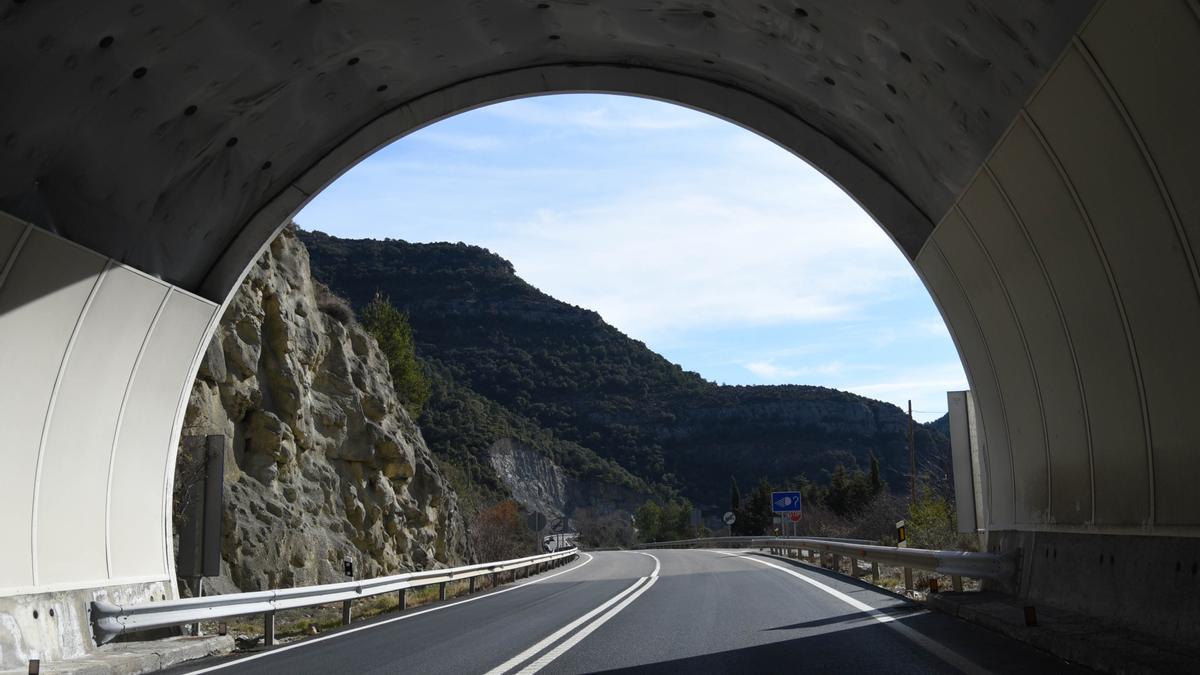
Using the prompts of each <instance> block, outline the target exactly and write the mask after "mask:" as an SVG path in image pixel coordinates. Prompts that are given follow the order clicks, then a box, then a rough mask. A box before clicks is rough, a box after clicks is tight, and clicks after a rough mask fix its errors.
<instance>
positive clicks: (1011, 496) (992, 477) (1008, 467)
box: [922, 237, 1017, 527]
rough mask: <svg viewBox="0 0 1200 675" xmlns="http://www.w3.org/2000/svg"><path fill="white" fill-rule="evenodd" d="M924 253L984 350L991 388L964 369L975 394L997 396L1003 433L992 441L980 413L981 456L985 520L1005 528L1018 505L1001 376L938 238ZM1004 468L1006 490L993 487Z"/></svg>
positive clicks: (989, 427)
mask: <svg viewBox="0 0 1200 675" xmlns="http://www.w3.org/2000/svg"><path fill="white" fill-rule="evenodd" d="M930 239H931V240H933V239H934V238H933V237H930ZM926 255H929V256H934V257H936V258H937V260H938V261H939V263H940V264H941V266H942V268H943V269H945V271H946V274H948V275H949V277H950V280H951V281H952V282H953V283H954V289H953V290H955V291H956V292H957V294H958V295H959V296H960V297H961V298H962V299H963V304H964V306H965V307H966V309H967V314H968V316H967V317H964V318H967V319H969V320H970V321H971V328H972V329H973V331H970V332H973V333H974V334H975V335H977V336H978V338H979V339H978V343H979V345H978V346H979V347H980V348H981V349H982V351H983V355H984V360H985V362H986V363H985V365H986V366H987V373H986V377H985V378H984V379H985V380H986V382H987V383H989V384H990V387H986V386H984V387H980V386H977V385H978V383H979V382H980V379H979V375H978V374H977V373H975V369H974V368H971V367H969V366H968V367H966V368H965V370H966V371H967V377H968V378H969V379H970V380H971V387H972V390H973V391H975V392H977V394H979V395H980V396H981V398H982V397H990V395H991V394H993V393H994V395H995V396H996V405H997V407H998V408H999V410H1000V420H999V422H1000V425H999V426H1000V427H1001V431H1002V432H1003V434H1004V438H1003V442H993V436H994V434H995V433H996V432H997V429H994V428H993V426H994V425H993V424H988V420H987V418H986V416H983V418H982V422H983V436H984V438H985V439H986V441H985V446H986V447H987V449H988V452H987V453H985V455H984V456H985V460H986V461H985V467H986V470H987V478H986V483H987V488H988V500H987V501H988V508H987V520H986V522H987V523H988V524H989V525H992V526H995V527H1004V526H1010V527H1011V526H1012V524H1014V523H1015V521H1016V516H1017V508H1016V504H1017V502H1016V499H1017V497H1016V490H1015V481H1016V471H1015V468H1014V465H1013V456H1012V448H1011V436H1010V433H1009V429H1008V417H1007V411H1006V410H1005V408H1004V404H1003V400H1004V394H1003V391H1002V389H1001V387H1000V379H999V377H998V376H997V374H996V365H995V361H994V359H993V358H992V354H991V351H990V348H989V346H988V343H987V338H986V336H985V335H984V331H983V326H982V324H980V322H979V317H978V316H976V314H975V308H974V307H973V306H972V305H971V302H970V300H969V298H970V296H969V295H968V294H967V292H966V289H965V288H964V287H963V284H962V281H961V280H960V279H959V278H958V275H957V274H956V273H955V271H954V268H953V267H952V266H951V265H950V261H949V260H948V259H947V257H946V255H945V254H944V253H943V252H942V249H941V246H940V245H939V244H938V243H937V241H935V240H933V241H931V242H930V244H929V245H928V246H927V247H926V248H925V251H923V253H922V257H924V256H926ZM933 287H934V285H932V284H931V285H930V288H933ZM947 316H949V315H947ZM947 323H948V324H953V323H954V322H953V321H947ZM960 328H961V326H960ZM967 332H968V331H964V334H966V333H967ZM963 363H964V364H966V363H968V360H967V359H963ZM989 389H994V392H992V391H988V390H989ZM992 421H993V422H995V421H996V420H992ZM989 429H990V432H989ZM997 448H998V449H999V452H1003V453H1004V454H1005V455H1006V461H1005V462H1003V464H1005V466H1004V467H1002V468H999V467H997V466H996V463H997V462H996V459H997V458H996V456H995V455H996V453H997ZM1004 471H1007V479H1008V480H1007V482H1006V485H1007V490H999V489H997V487H996V481H998V480H1003V479H1004V474H1003V472H1004ZM1001 492H1006V493H1007V498H1008V500H1009V501H1010V503H1009V504H1007V505H1006V507H1005V508H1006V510H1007V512H1008V513H1009V514H1010V515H1009V518H1008V522H1003V521H997V520H995V519H996V517H997V513H998V511H999V509H997V507H996V500H997V499H999V498H1003V497H1002V496H1001V495H1000V493H1001Z"/></svg>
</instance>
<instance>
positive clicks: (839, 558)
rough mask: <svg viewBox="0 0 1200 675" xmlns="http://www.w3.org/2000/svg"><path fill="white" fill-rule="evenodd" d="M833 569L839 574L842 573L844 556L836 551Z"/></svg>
mask: <svg viewBox="0 0 1200 675" xmlns="http://www.w3.org/2000/svg"><path fill="white" fill-rule="evenodd" d="M833 571H834V572H837V573H838V574H841V573H842V556H840V555H838V554H836V553H834V554H833Z"/></svg>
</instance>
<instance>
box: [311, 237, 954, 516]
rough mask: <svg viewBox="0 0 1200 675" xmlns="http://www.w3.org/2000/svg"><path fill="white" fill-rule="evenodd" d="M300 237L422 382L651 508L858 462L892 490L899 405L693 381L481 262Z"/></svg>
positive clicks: (460, 252) (897, 475) (928, 446)
mask: <svg viewBox="0 0 1200 675" xmlns="http://www.w3.org/2000/svg"><path fill="white" fill-rule="evenodd" d="M297 234H298V236H299V238H300V239H301V240H302V241H303V242H304V243H305V245H306V246H307V248H308V249H309V252H310V257H311V260H312V270H313V274H314V276H315V277H316V278H318V279H319V280H321V281H322V282H324V283H326V284H327V285H329V286H330V287H331V288H333V289H334V290H335V291H336V292H337V293H339V294H340V295H343V296H345V297H347V298H348V299H349V300H350V302H351V303H352V304H353V305H354V306H355V307H362V306H363V305H364V304H366V303H367V302H369V301H370V299H371V298H372V297H374V295H375V294H376V293H377V292H378V293H382V294H384V295H386V296H388V297H389V298H390V301H391V302H392V303H393V304H394V305H396V306H397V307H398V308H399V309H401V310H403V311H405V312H406V313H407V314H408V315H409V320H410V323H411V324H412V327H413V332H414V338H415V340H416V343H417V351H418V354H419V355H420V356H421V358H422V359H424V360H426V361H427V362H429V363H430V366H431V370H433V371H436V372H438V373H440V376H442V377H447V378H449V379H451V380H452V381H454V382H457V383H459V384H461V385H462V386H466V387H467V388H469V389H470V390H471V391H473V392H475V393H476V394H477V395H479V396H481V397H483V398H485V399H486V400H489V401H491V402H493V403H494V404H496V405H497V406H499V408H501V409H503V410H504V411H507V412H508V413H510V414H512V415H516V416H517V417H520V418H522V419H524V420H527V421H529V422H531V423H532V424H533V425H534V426H536V427H538V428H540V429H542V430H544V431H546V432H547V433H549V434H550V435H551V436H552V437H554V438H556V439H558V440H559V441H560V442H563V443H570V444H574V445H577V446H579V447H580V448H584V449H586V450H587V451H589V453H590V454H593V455H595V456H596V457H598V458H599V459H601V460H604V461H607V462H612V463H615V464H616V465H618V466H619V467H620V468H621V469H622V470H624V471H625V472H627V473H629V474H631V475H633V476H635V477H637V478H638V479H639V480H641V481H643V482H644V483H646V484H647V485H650V486H653V487H654V489H655V491H656V492H657V493H659V494H660V495H664V496H665V495H670V494H675V493H680V494H683V495H685V496H687V497H689V498H691V499H692V500H693V501H694V502H695V503H697V505H700V506H702V507H703V508H705V509H708V510H711V509H713V508H721V504H722V502H723V501H724V499H725V497H726V496H727V492H728V485H729V478H730V476H731V475H732V476H734V477H735V478H736V479H737V480H739V481H743V482H744V483H746V484H749V483H751V482H752V481H756V480H757V479H758V478H759V477H763V476H769V477H771V478H772V479H773V480H777V481H783V480H786V479H791V478H794V477H795V476H797V475H800V474H804V475H806V476H807V477H808V478H809V479H816V480H820V479H822V478H823V477H824V475H825V473H826V472H830V471H832V469H833V468H834V466H835V465H836V464H838V463H841V464H844V465H847V466H848V467H851V468H854V467H865V466H866V464H867V459H868V458H869V456H870V455H871V454H875V455H877V456H879V457H880V459H881V462H882V464H883V466H884V476H885V478H886V480H887V481H888V482H889V483H890V484H892V485H893V487H894V488H899V487H900V486H901V485H902V483H903V481H904V480H905V475H906V474H905V472H906V471H907V437H906V433H907V424H908V422H907V417H906V416H905V415H904V414H903V412H902V411H901V410H900V409H899V408H897V407H896V406H893V405H891V404H888V403H884V402H881V401H875V400H872V399H868V398H866V397H862V396H858V395H856V394H851V393H848V392H842V391H838V390H835V389H829V388H825V387H816V386H811V385H798V384H790V385H721V384H717V383H715V382H711V381H708V380H705V379H704V378H703V377H701V376H700V375H699V374H698V373H695V372H692V371H687V370H684V369H683V368H682V367H681V366H679V365H678V364H674V363H671V362H670V361H668V360H667V359H665V358H664V357H662V356H661V355H659V354H657V353H655V352H653V351H652V350H650V349H649V347H647V346H646V345H645V344H644V343H642V342H641V341H638V340H636V339H633V338H630V337H629V336H627V335H625V334H624V333H622V332H621V331H620V330H619V329H617V328H616V327H614V326H611V325H609V324H607V323H606V322H604V320H603V318H602V317H601V316H600V315H599V314H598V313H596V312H594V311H592V310H588V309H585V308H581V307H577V306H574V305H570V304H568V303H564V302H562V301H559V300H556V299H554V298H553V297H551V296H549V295H548V294H546V293H543V292H542V291H540V290H538V289H537V288H535V287H533V286H532V285H531V284H529V283H528V282H526V281H524V280H523V279H521V278H520V277H519V276H517V274H516V270H515V268H514V267H513V265H512V264H511V263H510V262H508V261H507V260H505V259H503V258H502V257H500V256H499V255H497V254H495V253H493V252H491V251H488V250H487V249H485V248H482V247H478V246H472V245H467V244H463V243H458V244H451V243H435V244H412V243H408V242H404V241H402V240H396V239H386V240H371V239H357V240H351V239H340V238H337V237H332V236H330V235H327V234H325V233H322V232H319V231H305V230H300V231H298V233H297ZM435 417H436V414H435ZM446 422H448V420H447V421H446ZM426 423H427V420H424V419H423V420H422V426H423V428H425V426H426ZM434 426H435V427H439V428H435V429H431V430H426V435H427V437H429V439H430V446H431V449H433V450H434V451H435V453H440V454H445V453H446V452H448V451H450V450H453V446H454V443H455V440H454V435H455V432H454V431H453V429H448V428H447V429H444V431H446V434H444V435H443V434H440V433H439V432H440V431H442V429H441V428H440V425H439V424H435V425H434ZM916 436H917V446H918V452H919V453H920V454H921V455H922V457H923V459H924V460H932V462H933V463H934V464H944V463H946V462H947V461H948V454H949V453H948V442H946V439H945V436H944V435H943V434H941V433H940V432H938V431H936V430H934V429H932V428H930V427H927V426H925V425H918V427H917V431H916ZM434 438H438V439H439V440H438V441H434V440H433V439H434ZM439 448H440V450H439ZM476 461H478V462H479V463H480V464H482V459H479V460H476ZM923 463H925V462H923Z"/></svg>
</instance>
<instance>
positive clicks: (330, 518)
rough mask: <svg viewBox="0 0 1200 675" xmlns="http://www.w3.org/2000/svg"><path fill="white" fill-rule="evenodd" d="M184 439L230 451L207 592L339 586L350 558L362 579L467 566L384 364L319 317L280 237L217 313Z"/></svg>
mask: <svg viewBox="0 0 1200 675" xmlns="http://www.w3.org/2000/svg"><path fill="white" fill-rule="evenodd" d="M183 433H184V435H185V436H203V435H207V434H223V435H224V436H226V438H227V439H228V442H227V444H226V448H227V450H226V459H225V467H226V472H225V484H226V487H225V518H224V530H223V539H222V560H223V564H222V578H221V579H218V580H214V581H213V584H211V587H212V588H214V589H217V590H221V589H224V590H234V587H236V588H238V589H241V590H244V591H251V590H259V589H267V588H279V587H287V586H293V585H308V584H316V583H329V582H334V581H341V580H344V577H343V576H342V567H341V560H342V558H343V557H344V556H346V555H351V556H354V558H355V559H356V561H357V563H356V573H357V575H358V576H366V577H372V576H379V575H384V574H393V573H398V572H401V571H406V570H411V569H420V568H425V567H431V566H444V565H454V564H462V563H465V562H468V561H469V560H470V558H471V551H470V545H469V543H468V538H467V536H466V530H465V528H464V524H463V518H462V515H461V514H460V512H459V508H458V501H457V498H456V496H455V494H454V493H453V491H452V488H451V487H450V485H449V483H448V481H447V480H446V479H445V478H444V477H443V476H442V474H441V472H440V470H439V468H438V466H437V463H436V462H435V461H434V459H433V456H432V454H431V453H430V451H429V449H428V448H427V447H426V445H425V441H424V440H423V439H422V437H421V433H420V430H419V429H418V428H417V426H416V425H415V424H414V423H413V421H412V419H410V417H409V415H408V413H407V412H406V411H405V410H404V408H403V406H402V405H401V404H400V403H399V401H398V400H397V399H396V397H395V395H394V393H393V391H392V383H391V378H390V375H389V374H388V368H387V360H386V357H384V355H383V354H382V352H380V350H379V348H378V346H377V345H376V343H375V340H374V339H373V338H371V337H370V336H369V335H368V334H367V333H366V332H365V331H364V330H363V329H362V328H361V327H360V326H358V325H357V324H355V323H354V322H353V321H350V322H348V323H342V322H341V321H339V320H338V319H336V318H334V317H333V316H330V315H328V314H326V313H325V312H323V311H321V309H320V306H319V302H318V292H317V288H316V287H315V285H314V282H313V281H312V278H311V276H310V273H309V263H308V254H307V252H306V251H305V249H304V246H303V245H302V244H301V243H300V242H299V241H298V240H297V239H296V237H295V236H294V234H293V233H292V232H291V231H290V230H288V231H285V232H284V233H283V234H281V235H280V236H279V238H278V239H276V241H275V242H274V243H273V244H272V245H271V249H270V251H268V252H267V253H266V254H264V255H263V257H262V259H260V260H259V261H258V263H257V264H256V265H255V266H254V268H253V269H252V270H251V272H250V274H249V275H248V277H247V278H246V280H245V282H244V283H243V284H242V288H241V289H240V290H239V291H238V293H237V295H236V297H235V298H234V300H233V301H232V302H231V303H230V305H229V307H228V308H227V309H226V311H225V314H224V316H223V317H222V319H221V324H220V327H219V328H218V329H217V331H216V334H215V335H214V337H213V340H212V344H211V345H210V346H209V348H208V350H207V351H206V353H205V356H204V359H203V362H202V364H201V366H200V370H199V374H198V376H197V379H196V382H195V384H194V386H193V388H192V392H191V398H190V399H189V402H188V411H187V417H186V419H185V421H184V429H183ZM185 446H186V444H185ZM181 453H185V449H184V448H183V447H181ZM187 460H188V457H186V456H183V455H182V454H181V461H180V462H179V465H180V468H179V469H177V477H176V484H177V485H176V486H177V490H181V489H183V488H184V487H185V486H186V483H187V481H188V476H187V475H186V473H185V471H184V467H185V466H186V464H187ZM178 517H179V516H178V515H177V521H178ZM177 524H178V522H177ZM176 531H177V532H178V531H179V528H178V527H177V528H176Z"/></svg>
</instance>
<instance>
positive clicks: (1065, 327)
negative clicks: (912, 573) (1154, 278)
mask: <svg viewBox="0 0 1200 675" xmlns="http://www.w3.org/2000/svg"><path fill="white" fill-rule="evenodd" d="M1004 140H1005V141H1007V140H1008V135H1007V134H1006V135H1005V139H1004ZM991 159H992V158H991V156H989V157H988V162H989V163H985V164H984V172H985V173H986V175H987V177H988V180H990V181H991V183H992V185H994V186H995V187H996V191H997V192H998V193H999V195H1000V198H1001V199H1002V200H1003V201H1004V205H1005V207H1006V208H1007V209H1008V212H1009V214H1010V215H1011V216H1012V218H1013V221H1014V222H1016V224H1017V228H1018V229H1019V230H1020V231H1021V235H1022V236H1023V237H1024V239H1025V243H1026V245H1027V246H1028V247H1029V251H1030V254H1031V255H1032V256H1033V258H1034V260H1035V261H1037V265H1038V269H1039V270H1040V271H1041V275H1042V281H1043V283H1045V285H1046V289H1047V291H1048V293H1049V295H1050V300H1051V302H1052V303H1053V304H1054V309H1055V311H1056V312H1057V314H1058V323H1059V327H1060V328H1061V329H1062V331H1063V335H1064V337H1065V340H1066V346H1067V352H1068V353H1069V354H1070V355H1071V369H1072V371H1073V372H1074V374H1075V382H1076V386H1077V388H1078V391H1079V400H1080V404H1081V406H1082V411H1081V417H1082V418H1083V426H1084V433H1085V434H1086V438H1087V453H1088V474H1089V477H1088V482H1089V484H1090V485H1091V498H1090V499H1089V500H1088V501H1089V504H1088V511H1089V515H1088V519H1087V520H1088V522H1093V521H1094V520H1095V518H1096V458H1095V451H1094V448H1093V438H1092V425H1091V413H1090V410H1089V409H1088V405H1087V389H1086V388H1085V387H1084V384H1083V373H1082V370H1081V368H1080V366H1079V355H1078V353H1077V351H1076V349H1075V341H1074V339H1073V338H1072V337H1071V327H1070V324H1069V323H1068V322H1067V316H1066V313H1065V312H1064V311H1063V306H1062V298H1061V297H1060V296H1059V293H1058V289H1056V288H1055V286H1054V280H1053V278H1052V277H1051V276H1050V272H1049V270H1048V269H1047V267H1046V261H1045V259H1044V258H1043V256H1042V253H1041V251H1039V250H1038V247H1037V245H1036V244H1035V243H1034V240H1033V237H1032V236H1030V234H1029V226H1028V224H1026V222H1025V219H1024V218H1022V217H1021V213H1020V212H1019V211H1018V210H1017V208H1016V205H1015V204H1014V203H1013V201H1012V196H1011V195H1009V194H1008V191H1007V190H1005V189H1004V184H1003V183H1001V182H1000V179H999V177H998V176H996V174H995V173H994V172H993V171H992V168H991V165H990V162H991ZM1052 447H1053V446H1051V445H1050V442H1049V440H1047V442H1046V452H1047V455H1049V454H1050V452H1051V450H1052ZM1047 467H1048V470H1047V475H1049V476H1051V479H1052V473H1051V469H1050V464H1049V457H1048V458H1047ZM1050 497H1051V498H1053V492H1051V493H1050Z"/></svg>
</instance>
